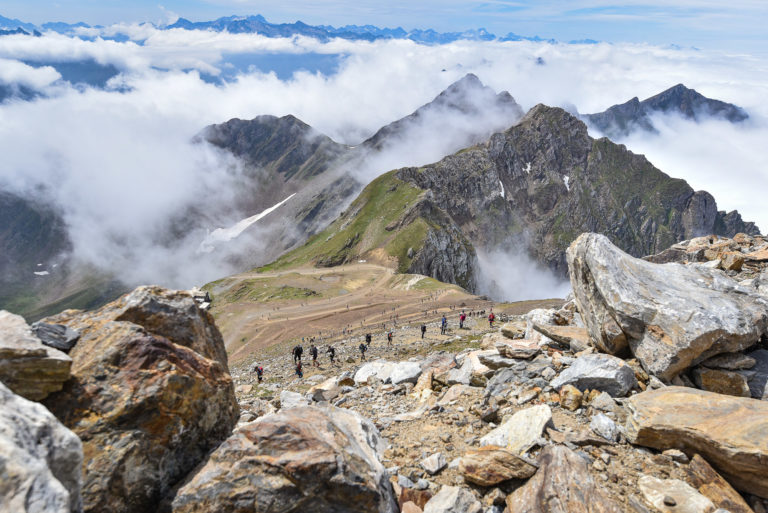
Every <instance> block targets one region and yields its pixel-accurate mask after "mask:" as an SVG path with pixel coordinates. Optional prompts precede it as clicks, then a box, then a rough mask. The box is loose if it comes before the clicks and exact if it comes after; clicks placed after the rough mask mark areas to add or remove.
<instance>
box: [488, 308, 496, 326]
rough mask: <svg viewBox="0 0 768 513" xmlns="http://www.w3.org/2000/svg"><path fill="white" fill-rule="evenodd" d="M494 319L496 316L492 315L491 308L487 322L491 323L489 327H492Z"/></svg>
mask: <svg viewBox="0 0 768 513" xmlns="http://www.w3.org/2000/svg"><path fill="white" fill-rule="evenodd" d="M495 320H496V316H495V315H493V310H491V313H490V314H488V324H490V325H491V328H493V321H495Z"/></svg>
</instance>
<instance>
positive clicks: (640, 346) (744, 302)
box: [568, 233, 768, 380]
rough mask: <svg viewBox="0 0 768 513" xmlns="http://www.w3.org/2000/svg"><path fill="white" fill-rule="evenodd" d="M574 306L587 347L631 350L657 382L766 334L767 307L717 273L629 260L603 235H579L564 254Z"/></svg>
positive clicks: (617, 350)
mask: <svg viewBox="0 0 768 513" xmlns="http://www.w3.org/2000/svg"><path fill="white" fill-rule="evenodd" d="M568 266H569V269H570V274H571V285H572V287H573V291H574V295H575V298H576V302H577V303H578V306H579V312H580V313H581V315H582V317H583V319H584V322H585V323H586V325H587V328H588V330H589V333H590V336H591V338H592V340H593V341H594V343H595V345H596V346H597V347H598V348H599V349H600V350H602V351H605V352H608V353H612V354H620V353H621V352H622V351H626V350H627V349H629V350H631V351H632V353H633V354H634V355H635V357H636V358H637V359H638V360H639V361H640V362H641V363H642V365H643V367H644V368H645V369H646V370H647V371H648V372H650V373H651V374H654V375H656V376H658V377H660V378H662V379H666V380H669V379H672V378H673V377H675V376H676V375H677V374H679V373H680V372H681V371H683V370H685V369H687V368H689V367H691V366H692V365H695V364H696V363H699V362H701V361H704V360H706V359H708V358H710V357H712V356H715V355H717V354H720V353H726V352H733V351H739V350H742V349H746V348H748V347H750V346H752V345H753V344H755V343H756V342H757V341H758V340H760V338H761V337H762V336H763V335H764V334H766V333H768V301H767V300H766V298H764V297H762V296H760V295H758V294H755V293H752V292H750V291H749V290H748V289H746V288H744V287H742V286H739V285H738V284H737V283H736V282H734V281H733V280H731V279H730V278H728V277H726V276H723V275H722V273H720V272H718V271H715V270H712V269H707V268H702V267H698V266H680V265H677V264H653V263H650V262H646V261H643V260H640V259H636V258H632V257H631V256H629V255H627V254H626V253H624V252H623V251H621V250H620V249H618V248H617V247H616V246H614V245H613V244H611V242H610V241H609V240H608V238H607V237H605V236H603V235H598V234H594V233H588V234H583V235H581V236H580V237H579V238H578V239H577V240H576V241H575V242H574V243H573V244H572V245H571V247H570V248H569V249H568Z"/></svg>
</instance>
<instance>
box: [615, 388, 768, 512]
mask: <svg viewBox="0 0 768 513" xmlns="http://www.w3.org/2000/svg"><path fill="white" fill-rule="evenodd" d="M625 405H626V406H627V408H628V409H629V412H630V414H629V415H628V417H627V423H626V433H627V438H628V439H629V441H630V442H631V443H633V444H637V445H644V446H647V447H653V448H655V449H659V450H666V449H680V450H682V451H684V452H685V453H686V454H687V455H688V456H689V457H691V456H693V455H694V454H697V453H698V454H701V455H702V456H703V457H704V458H706V460H707V461H708V462H710V463H711V464H712V465H713V466H714V467H715V468H716V469H717V470H718V472H720V473H721V474H722V475H723V476H724V477H725V478H726V479H727V480H728V482H729V483H731V484H732V485H733V486H734V487H736V488H737V489H739V490H742V491H745V492H748V493H751V494H754V495H758V496H760V497H764V498H768V474H767V473H766V472H765V469H766V466H765V465H766V463H765V462H766V461H768V436H766V433H768V402H765V401H755V400H754V399H746V398H741V397H733V396H728V395H721V394H715V393H712V392H705V391H703V390H696V389H693V388H686V387H665V388H662V389H659V390H653V391H649V392H642V393H640V394H637V395H634V396H632V397H631V398H630V399H629V400H628V401H627V402H626V403H625Z"/></svg>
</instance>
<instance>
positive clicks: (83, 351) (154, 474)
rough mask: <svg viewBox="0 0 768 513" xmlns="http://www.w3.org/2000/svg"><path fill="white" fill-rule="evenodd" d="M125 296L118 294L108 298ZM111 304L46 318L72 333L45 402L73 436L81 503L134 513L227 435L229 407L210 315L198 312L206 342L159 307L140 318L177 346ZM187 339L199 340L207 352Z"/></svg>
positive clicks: (231, 422) (233, 408)
mask: <svg viewBox="0 0 768 513" xmlns="http://www.w3.org/2000/svg"><path fill="white" fill-rule="evenodd" d="M158 296H159V298H160V299H162V298H164V297H168V296H171V297H173V296H174V294H173V293H171V292H168V293H166V292H163V291H160V292H159V293H158ZM128 297H130V295H129V296H128ZM142 297H144V296H142ZM145 299H146V298H145ZM160 299H158V301H160ZM125 303H126V298H122V299H120V300H118V301H117V302H116V305H118V306H119V305H121V304H125ZM147 303H148V304H153V302H152V301H151V300H147ZM183 304H185V303H184V302H182V305H183ZM116 305H115V304H110V305H107V306H105V307H104V308H102V309H101V310H99V311H96V312H93V313H84V312H76V311H66V312H63V313H62V314H59V315H58V316H57V317H56V319H55V322H56V323H58V324H64V325H67V326H69V327H70V328H72V329H75V330H77V331H78V332H80V333H81V338H80V340H79V341H78V343H77V345H75V347H74V348H73V349H72V351H71V352H70V356H71V357H72V379H70V380H69V381H68V382H67V383H66V384H65V386H64V389H63V390H62V391H61V392H57V393H55V394H52V395H50V396H49V397H48V398H47V399H46V400H45V405H46V406H47V407H48V408H49V409H50V410H51V411H52V412H53V413H54V414H55V415H56V416H57V417H58V418H59V419H60V420H61V421H62V422H63V423H64V425H66V426H67V427H69V428H70V429H72V430H73V431H74V432H75V433H76V434H77V435H78V436H79V437H80V439H81V440H82V441H83V451H84V455H85V460H84V465H83V467H84V468H83V476H84V480H83V506H84V510H85V511H87V512H100V511H112V512H116V513H129V512H137V513H138V512H143V511H151V510H154V509H156V508H157V505H158V504H159V503H160V501H161V500H162V499H163V497H164V496H165V495H166V494H167V493H168V492H169V491H170V490H171V489H172V488H173V487H174V486H175V485H176V484H177V483H178V482H179V481H180V480H181V479H182V478H183V477H184V476H186V474H187V473H189V471H191V470H192V469H193V468H194V467H195V466H196V465H197V464H198V463H200V461H202V459H203V458H204V457H205V455H206V454H207V453H208V452H209V451H210V450H211V449H212V448H213V447H215V446H216V445H217V444H218V443H219V442H220V441H221V440H223V439H225V438H226V437H227V436H228V435H229V434H230V432H231V430H232V428H233V427H234V426H235V424H236V422H237V419H238V416H239V409H238V405H237V401H236V398H235V394H234V389H233V386H232V379H231V377H230V375H229V371H228V369H227V366H226V363H222V362H221V361H220V360H221V358H220V357H217V355H220V353H222V352H223V342H222V341H221V336H220V335H218V330H217V329H216V327H215V325H213V324H212V319H211V318H210V317H207V316H202V314H201V317H200V318H202V319H207V320H208V321H210V322H211V325H210V326H207V327H204V328H202V329H201V330H200V331H199V332H198V333H199V335H200V336H201V337H203V336H205V334H206V333H209V334H211V333H212V334H213V335H212V338H211V339H210V340H202V339H195V340H191V339H189V338H185V337H183V336H181V335H178V334H179V333H187V332H186V331H185V330H183V329H181V328H179V329H178V330H174V329H173V327H172V326H170V324H172V319H173V316H172V315H171V313H170V312H169V311H167V310H163V312H164V313H163V315H162V316H161V317H162V319H163V321H162V322H160V321H157V322H156V323H155V322H147V324H148V325H153V326H159V327H160V328H161V329H162V330H163V331H164V332H165V333H168V334H169V335H174V336H177V337H180V338H178V340H179V341H180V342H182V343H183V344H177V343H174V341H173V340H170V339H168V338H166V337H165V336H162V335H160V334H157V333H153V332H150V331H149V330H148V329H147V328H145V327H142V326H139V325H137V324H134V323H133V322H128V321H115V320H111V317H113V315H112V313H113V312H114V311H116V310H117V309H118V307H117V306H116ZM181 310H182V311H181V312H180V317H179V322H186V321H187V320H189V318H190V316H191V314H190V313H189V312H188V311H187V309H186V307H183V308H181ZM136 318H137V320H140V318H141V316H138V315H136ZM188 345H189V346H192V347H198V348H206V349H207V350H206V351H205V353H206V354H207V355H208V356H210V357H207V356H206V355H203V354H200V353H197V352H196V351H194V350H193V349H191V348H190V347H187V346H188ZM218 345H221V347H218V348H217V346H218Z"/></svg>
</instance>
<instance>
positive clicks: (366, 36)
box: [0, 15, 597, 44]
mask: <svg viewBox="0 0 768 513" xmlns="http://www.w3.org/2000/svg"><path fill="white" fill-rule="evenodd" d="M147 24H148V25H152V26H154V27H156V28H158V29H185V30H213V31H216V32H224V31H226V32H230V33H232V34H256V33H258V34H261V35H264V36H267V37H294V36H305V37H312V38H315V39H318V40H320V41H328V40H330V39H334V38H340V39H347V40H352V41H361V40H362V41H375V40H379V39H409V40H411V41H415V42H417V43H424V44H446V43H452V42H454V41H460V40H463V41H534V42H548V43H556V42H557V41H556V40H554V39H544V38H541V37H539V36H533V37H530V36H521V35H518V34H515V33H513V32H509V33H508V34H506V35H503V36H497V35H495V34H491V33H490V32H488V31H487V30H485V29H483V28H480V29H472V30H465V31H462V32H437V31H435V30H432V29H413V30H408V31H406V30H405V29H403V28H401V27H397V28H380V27H376V26H374V25H345V26H343V27H333V26H330V25H307V24H306V23H303V22H301V21H296V22H294V23H270V22H268V21H267V20H266V19H265V18H264V17H263V16H261V15H254V16H225V17H221V18H217V19H215V20H211V21H196V22H195V21H190V20H187V19H185V18H178V19H177V20H176V21H175V22H174V23H172V24H169V25H156V24H153V23H147ZM142 25H143V24H142ZM0 28H4V29H12V30H15V29H17V28H21V29H23V30H24V31H26V32H27V33H30V34H31V33H34V32H35V31H38V32H45V31H53V32H58V33H60V34H67V35H74V36H82V37H91V36H85V35H82V34H81V33H80V32H78V29H89V28H95V29H102V28H104V27H103V26H101V25H93V26H91V25H88V24H87V23H84V22H77V23H64V22H48V23H43V24H42V25H40V26H39V27H38V26H36V25H34V24H32V23H25V22H23V21H20V20H17V19H10V18H5V17H3V16H0ZM102 37H103V38H104V39H114V38H117V39H124V37H125V36H124V35H123V36H122V37H120V36H114V35H106V34H105V35H103V36H102ZM569 43H570V44H595V43H597V41H595V40H592V39H580V40H574V41H569Z"/></svg>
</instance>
